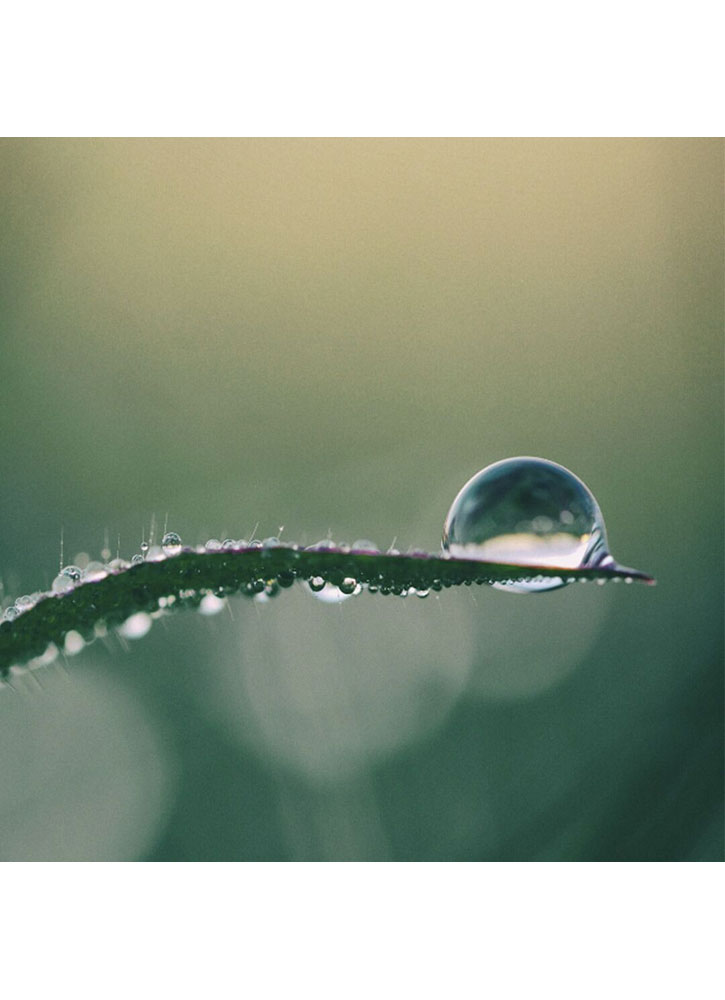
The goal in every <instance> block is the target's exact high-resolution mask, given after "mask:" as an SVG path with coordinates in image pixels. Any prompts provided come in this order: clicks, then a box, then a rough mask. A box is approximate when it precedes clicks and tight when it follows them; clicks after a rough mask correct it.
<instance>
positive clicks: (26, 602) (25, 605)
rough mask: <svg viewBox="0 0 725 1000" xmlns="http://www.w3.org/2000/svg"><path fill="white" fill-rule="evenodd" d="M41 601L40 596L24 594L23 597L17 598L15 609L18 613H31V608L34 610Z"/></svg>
mask: <svg viewBox="0 0 725 1000" xmlns="http://www.w3.org/2000/svg"><path fill="white" fill-rule="evenodd" d="M39 599H40V594H23V596H22V597H18V598H16V600H15V607H16V608H17V610H18V613H19V614H22V613H23V612H24V611H30V609H31V608H34V607H35V605H36V604H37V603H38V601H39Z"/></svg>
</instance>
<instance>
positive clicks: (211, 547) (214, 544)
mask: <svg viewBox="0 0 725 1000" xmlns="http://www.w3.org/2000/svg"><path fill="white" fill-rule="evenodd" d="M221 547H222V543H221V542H220V541H219V539H218V538H210V539H209V541H208V542H207V543H206V544H205V545H204V548H205V549H206V551H207V552H218V551H219V549H220V548H221Z"/></svg>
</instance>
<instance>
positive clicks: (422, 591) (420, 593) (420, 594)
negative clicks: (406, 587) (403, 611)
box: [415, 590, 430, 597]
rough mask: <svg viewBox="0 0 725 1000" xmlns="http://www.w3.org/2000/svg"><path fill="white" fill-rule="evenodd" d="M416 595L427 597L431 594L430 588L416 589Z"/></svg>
mask: <svg viewBox="0 0 725 1000" xmlns="http://www.w3.org/2000/svg"><path fill="white" fill-rule="evenodd" d="M415 594H416V597H427V596H428V594H430V590H416V592H415Z"/></svg>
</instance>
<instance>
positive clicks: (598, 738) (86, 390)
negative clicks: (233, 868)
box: [0, 139, 723, 861]
mask: <svg viewBox="0 0 725 1000" xmlns="http://www.w3.org/2000/svg"><path fill="white" fill-rule="evenodd" d="M0 213H1V221H0V282H1V284H0V296H1V306H0V323H1V326H0V337H1V343H0V394H1V399H2V413H3V430H4V433H3V448H2V452H1V453H0V454H1V457H0V574H1V575H2V578H3V583H4V587H5V592H4V593H5V603H8V601H9V599H10V598H11V597H16V596H18V595H19V594H22V593H27V592H29V591H33V590H36V589H38V588H39V587H45V586H47V585H48V584H49V582H50V580H51V579H52V577H53V575H54V574H55V572H56V571H57V565H58V557H59V538H60V532H61V527H62V528H63V531H64V535H65V554H66V561H68V559H69V558H70V557H72V556H73V555H74V554H75V553H80V552H86V553H89V554H90V555H91V556H92V557H97V556H98V554H99V552H100V549H101V548H102V546H103V541H104V535H105V534H106V533H108V535H109V537H110V539H111V546H112V548H113V549H114V550H115V548H116V545H117V539H118V536H119V535H120V549H121V554H122V555H126V556H128V557H130V555H131V554H132V553H133V552H135V551H138V546H139V542H140V540H141V534H142V530H145V531H146V533H147V534H148V531H149V528H150V525H151V521H152V518H155V519H156V522H157V524H160V525H163V522H164V520H165V519H166V518H168V526H169V528H173V529H174V530H177V531H178V532H179V533H180V534H181V535H182V537H183V539H184V541H185V542H186V543H196V542H199V541H203V540H205V539H206V538H208V537H211V536H214V537H217V538H224V537H226V536H227V535H231V536H232V537H239V536H245V537H249V536H250V534H251V532H252V530H253V528H254V526H255V524H256V523H257V522H259V527H258V531H257V534H258V535H259V537H263V536H265V535H270V534H276V533H277V532H278V529H279V528H280V527H281V526H283V534H282V537H283V539H287V540H288V541H296V542H300V543H305V544H309V543H311V542H315V541H317V540H318V539H320V538H323V537H325V536H326V535H327V534H328V532H329V533H331V535H332V537H333V538H334V539H335V540H337V541H347V542H353V541H354V540H355V539H357V538H372V539H373V540H374V541H376V542H377V543H378V544H379V545H381V546H386V547H387V546H388V545H390V544H391V542H392V541H393V539H394V538H397V541H396V545H397V547H398V548H400V549H402V550H405V549H406V548H408V547H410V546H412V547H416V548H425V549H428V550H431V551H435V550H436V549H437V547H438V545H439V542H440V533H441V528H442V524H443V519H444V517H445V514H446V511H447V509H448V506H449V505H450V503H451V501H452V499H453V497H454V496H455V494H456V492H457V491H458V489H459V488H460V487H461V485H462V484H463V483H464V482H465V481H466V480H467V479H468V478H469V476H471V475H472V474H473V473H474V472H476V471H477V470H478V469H480V468H482V467H483V466H485V465H487V464H489V463H490V462H493V461H495V460H497V459H501V458H505V457H507V456H511V455H518V454H528V455H541V456H543V457H546V458H550V459H552V460H554V461H556V462H560V463H562V464H564V465H565V466H567V467H568V468H570V469H571V470H572V471H574V472H575V473H576V474H577V475H579V476H580V477H581V478H582V479H584V481H585V482H586V483H587V484H588V485H589V486H590V487H591V489H592V490H593V492H594V494H595V495H596V497H597V499H598V501H599V504H600V506H601V508H602V510H603V513H604V516H605V519H606V522H607V527H608V531H609V538H610V542H611V546H612V550H613V553H614V555H615V557H616V558H617V559H619V560H620V561H621V562H623V563H625V564H626V565H632V566H636V567H638V568H641V569H643V570H647V571H649V572H652V573H653V574H654V575H655V576H656V577H657V578H658V581H659V582H658V586H657V587H656V588H648V587H644V586H632V587H625V586H619V587H616V586H613V585H609V586H607V587H602V588H599V587H592V586H585V587H581V586H574V587H568V588H565V589H564V590H562V591H557V592H553V593H549V594H543V595H537V596H525V597H522V596H514V595H511V594H506V593H500V592H496V591H493V590H491V589H490V588H471V589H468V588H461V589H460V591H456V592H445V593H443V594H442V595H440V597H435V596H433V595H431V597H430V598H428V600H425V601H421V600H418V599H416V598H413V597H410V598H408V599H407V600H400V599H398V598H392V597H391V598H379V597H372V596H363V597H360V598H357V599H352V600H349V601H346V602H345V603H344V604H341V605H335V606H327V605H322V604H321V603H320V602H318V601H316V600H315V599H314V598H312V597H311V596H310V595H309V594H308V593H306V592H305V591H303V590H302V588H301V587H296V588H294V589H293V591H290V592H287V593H285V594H283V595H282V596H281V597H280V598H279V599H278V600H277V601H274V602H271V603H269V604H267V605H263V606H262V605H258V604H254V603H251V602H246V601H242V600H241V599H239V600H236V601H232V602H231V603H230V607H229V610H225V612H224V613H223V614H221V615H219V616H218V617H216V618H213V619H210V618H202V617H201V616H199V615H193V614H186V615H178V616H173V617H170V618H168V619H163V620H161V621H159V622H157V623H156V624H155V626H154V628H153V629H152V631H151V633H150V634H149V635H148V636H147V637H146V638H145V639H143V640H142V641H140V642H138V643H128V649H126V650H125V649H122V648H121V646H120V644H118V643H116V642H114V643H111V644H109V646H108V647H105V646H103V645H102V644H101V643H98V642H97V643H95V644H94V645H93V646H91V647H90V648H88V649H86V650H85V651H84V652H83V653H82V654H81V655H79V656H78V657H76V658H74V659H72V660H71V661H70V662H69V665H68V668H67V670H66V669H65V667H64V666H63V665H62V664H57V665H53V666H52V667H50V668H48V669H47V670H45V671H38V672H37V679H38V681H39V684H40V685H42V687H39V686H38V684H36V683H35V682H34V681H33V680H32V679H31V678H29V677H27V676H26V677H25V678H18V679H17V680H16V682H15V692H13V691H10V690H9V689H5V690H4V691H0V755H1V759H2V762H3V764H2V769H1V770H0V857H1V858H2V859H4V860H21V859H28V860H51V859H81V860H86V859H87V860H96V859H98V860H100V859H111V860H113V859H152V860H230V859H237V860H286V859H289V860H625V861H629V860H652V861H654V860H662V861H665V860H696V861H704V860H720V859H722V856H723V812H722V791H723V764H722V761H723V672H722V598H723V573H722V570H723V566H722V552H723V516H722V515H723V507H722V503H723V465H722V455H723V409H722V360H723V359H722V321H723V269H722V264H723V147H722V143H721V142H720V141H719V140H709V139H704V140H700V139H684V140H650V139H648V140H551V139H546V140H448V139H446V140H387V139H385V140H367V139H366V140H287V139H280V140H266V139H265V140H145V139H144V140H105V139H104V140H5V141H3V142H1V143H0Z"/></svg>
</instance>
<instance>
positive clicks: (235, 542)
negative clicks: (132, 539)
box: [0, 531, 451, 675]
mask: <svg viewBox="0 0 725 1000" xmlns="http://www.w3.org/2000/svg"><path fill="white" fill-rule="evenodd" d="M274 549H285V550H287V551H290V552H293V553H298V552H301V551H309V552H327V551H329V552H337V553H340V554H342V555H344V554H352V555H360V554H362V555H380V554H381V550H380V549H379V548H378V547H377V546H376V545H375V544H374V543H373V542H371V541H369V540H367V539H360V540H358V541H356V542H354V543H353V544H352V545H347V544H346V543H340V544H337V543H335V542H334V541H332V539H330V538H326V539H323V540H322V541H320V542H317V543H315V544H314V545H309V546H306V547H304V548H301V547H300V546H298V545H294V544H286V543H283V542H281V541H280V539H279V538H278V537H276V536H271V537H269V538H264V539H258V538H252V539H250V540H247V539H245V538H239V539H233V538H225V539H223V540H221V539H218V538H210V539H209V540H208V541H207V542H205V543H204V544H203V545H197V546H191V547H189V546H184V545H183V542H182V539H181V536H180V535H179V534H178V533H177V532H175V531H167V532H165V534H164V535H163V538H162V539H161V544H160V545H154V544H151V543H149V542H146V541H142V542H141V545H140V551H139V552H137V553H136V554H134V555H133V556H132V557H131V559H123V558H121V557H120V556H117V557H116V558H113V559H112V558H110V552H109V551H108V550H107V549H106V550H103V551H102V553H101V555H102V558H101V560H88V559H87V557H85V556H84V555H81V556H78V557H76V562H74V563H70V564H68V565H66V566H63V567H62V568H61V569H60V571H59V572H58V574H57V576H56V577H55V578H54V579H53V581H52V583H51V586H50V589H49V590H48V591H37V592H35V593H33V594H24V595H22V596H21V597H18V598H17V599H16V600H15V601H14V602H13V603H12V604H10V605H9V606H8V607H6V608H5V610H4V611H2V613H1V614H0V624H2V623H4V622H14V621H16V620H17V619H18V618H19V617H21V616H22V615H23V614H25V613H27V612H28V611H30V610H31V609H32V608H34V607H35V606H36V605H37V604H39V603H40V602H41V601H45V600H48V599H53V598H62V597H64V596H66V595H68V594H70V593H71V592H73V591H75V590H76V589H77V588H79V587H83V586H85V585H87V584H94V583H99V582H100V581H102V580H104V579H105V578H106V577H108V576H111V575H119V574H121V573H126V572H128V571H129V570H132V569H134V568H135V567H137V566H139V565H141V564H146V563H159V562H164V561H165V560H167V559H173V558H174V557H176V556H178V555H180V554H181V553H184V552H193V553H197V554H202V553H224V552H237V553H239V552H250V551H251V552H259V553H261V554H262V555H264V554H265V553H269V552H271V551H272V550H274ZM385 554H386V555H399V554H400V553H399V552H398V550H397V549H394V548H392V547H391V548H389V549H387V550H385ZM409 554H410V555H419V556H426V555H427V553H423V552H419V551H414V552H411V553H409ZM329 576H330V579H326V578H325V577H323V576H310V577H309V578H308V577H307V576H305V575H304V574H300V573H299V572H298V571H297V570H296V569H294V568H290V569H288V570H280V571H278V572H277V573H276V574H275V575H270V576H257V577H255V578H254V579H251V580H248V581H247V582H245V583H243V584H242V585H241V587H235V588H220V589H217V590H216V591H212V590H208V589H205V588H193V587H190V588H188V589H182V590H180V591H179V592H178V593H177V594H170V595H167V596H162V597H159V598H158V606H157V607H156V608H155V609H154V610H150V611H135V612H133V613H132V614H130V615H129V616H128V617H127V618H126V619H125V620H124V621H122V622H121V623H119V624H117V625H115V626H114V627H112V628H109V627H108V625H107V624H106V623H105V622H104V621H102V620H101V621H98V622H97V623H96V624H95V625H94V626H93V630H92V633H91V632H86V634H84V635H81V633H80V632H79V631H76V630H74V629H71V630H69V631H68V632H66V633H65V636H64V639H63V644H62V646H61V647H59V646H58V645H56V644H55V643H50V644H49V645H48V647H47V648H46V650H45V652H44V653H43V654H42V655H40V656H36V657H35V658H33V659H32V660H30V661H29V662H28V663H26V664H24V665H23V666H22V667H21V666H17V665H16V666H12V667H10V668H9V669H8V671H7V672H8V673H9V674H10V675H12V674H13V673H15V672H25V671H26V670H28V669H33V668H34V667H41V666H43V667H44V666H48V665H49V664H51V663H53V662H54V661H55V660H56V659H57V658H58V657H59V656H65V657H69V656H75V655H76V654H77V653H79V652H81V650H82V649H84V648H85V646H87V645H88V644H90V643H91V642H93V641H94V640H96V639H101V640H103V641H106V642H107V641H108V639H109V637H110V636H111V635H116V636H117V638H118V639H119V641H120V642H121V644H122V645H124V644H125V642H126V640H135V639H141V638H143V636H145V635H146V634H147V633H148V632H149V631H150V629H151V627H152V625H153V622H154V620H155V619H157V618H160V617H162V616H164V615H167V614H169V613H171V612H172V611H175V610H178V609H180V608H188V607H192V608H195V609H196V610H197V611H198V613H199V614H200V615H202V616H204V617H212V616H214V615H218V614H219V613H221V612H222V611H223V610H224V609H225V607H226V606H227V599H228V597H229V596H230V595H231V594H232V593H236V594H241V595H242V596H244V597H247V598H251V599H252V600H253V601H254V602H255V604H266V603H267V602H269V601H271V600H272V599H273V598H274V597H276V596H277V595H278V594H280V593H281V591H282V590H284V589H286V588H289V587H291V586H292V585H293V584H294V583H295V582H297V581H299V582H301V583H302V585H303V586H304V588H305V590H306V592H307V593H309V594H310V595H311V597H313V598H315V600H317V601H319V602H321V603H323V604H341V603H343V602H344V601H346V600H348V599H349V598H351V597H357V596H358V595H360V594H362V593H363V592H365V591H367V592H369V593H371V594H373V593H379V594H382V595H387V594H392V595H396V596H398V597H408V596H412V595H415V596H417V597H420V598H424V597H427V596H428V594H429V593H430V591H431V590H433V591H440V590H442V589H443V588H444V586H445V587H448V586H451V584H450V583H449V582H448V581H446V582H442V581H440V580H434V581H433V582H432V584H431V587H429V588H421V587H416V586H413V585H412V584H411V585H409V586H396V587H391V586H389V585H386V582H385V577H384V575H383V574H380V577H379V579H378V580H377V581H373V582H361V581H358V580H357V579H355V578H354V577H352V576H346V575H342V576H341V575H340V574H339V573H331V574H329Z"/></svg>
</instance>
